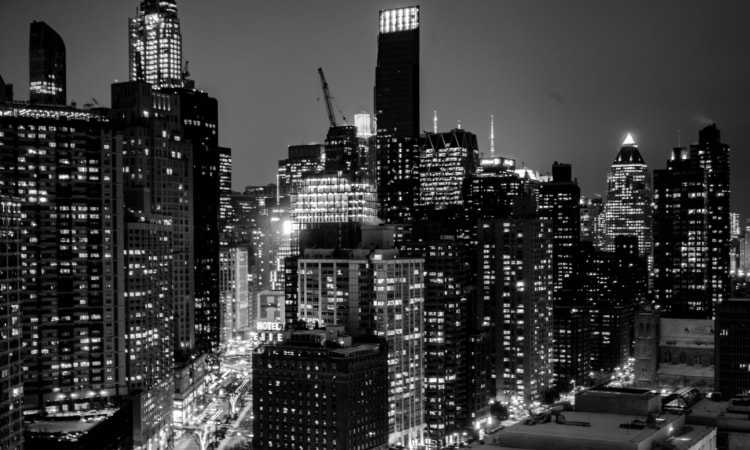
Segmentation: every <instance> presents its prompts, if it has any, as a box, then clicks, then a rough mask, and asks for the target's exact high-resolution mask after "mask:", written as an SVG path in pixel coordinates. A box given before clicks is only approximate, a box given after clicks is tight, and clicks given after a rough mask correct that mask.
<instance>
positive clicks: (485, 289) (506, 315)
mask: <svg viewBox="0 0 750 450" xmlns="http://www.w3.org/2000/svg"><path fill="white" fill-rule="evenodd" d="M535 206H536V205H535V203H534V201H533V197H530V196H520V197H516V200H515V202H514V205H513V218H511V219H506V220H487V221H480V222H479V226H478V234H479V235H478V239H479V246H478V249H477V250H478V252H479V258H480V260H481V263H480V266H479V295H480V299H481V300H482V301H483V303H485V305H486V306H485V310H486V311H487V313H485V314H486V315H487V316H488V318H489V322H490V323H489V329H490V335H491V336H492V339H493V342H492V343H491V347H492V353H493V364H494V374H493V376H494V381H495V393H496V396H504V397H505V398H508V397H511V398H512V397H516V396H517V397H519V398H522V399H524V400H526V401H533V400H539V399H541V398H543V395H544V394H545V393H546V391H547V390H548V389H550V388H551V387H552V370H553V367H552V356H553V353H552V334H553V333H552V242H551V239H550V235H551V226H550V224H549V223H548V222H547V221H546V220H541V219H539V217H538V215H537V213H536V208H535Z"/></svg>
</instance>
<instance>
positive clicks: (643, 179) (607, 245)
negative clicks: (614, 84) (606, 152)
mask: <svg viewBox="0 0 750 450" xmlns="http://www.w3.org/2000/svg"><path fill="white" fill-rule="evenodd" d="M599 221H600V226H601V230H602V242H601V243H600V245H599V247H600V248H602V249H603V250H605V251H608V252H612V251H614V249H615V237H617V236H622V235H633V236H637V237H638V249H639V251H640V252H641V254H642V255H651V241H652V240H651V175H650V174H649V171H648V166H646V163H645V162H644V161H643V157H642V156H641V154H640V152H639V151H638V146H637V145H636V143H635V141H634V140H633V138H632V137H631V136H630V135H628V136H627V137H626V138H625V140H624V141H623V143H622V148H621V149H620V152H619V153H618V154H617V157H616V158H615V160H614V162H612V167H611V168H610V171H609V174H608V175H607V201H606V203H605V204H604V210H603V211H602V213H601V215H600V216H599Z"/></svg>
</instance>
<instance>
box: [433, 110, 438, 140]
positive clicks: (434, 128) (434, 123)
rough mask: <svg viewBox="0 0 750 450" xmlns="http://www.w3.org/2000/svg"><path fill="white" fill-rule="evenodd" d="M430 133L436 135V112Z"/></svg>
mask: <svg viewBox="0 0 750 450" xmlns="http://www.w3.org/2000/svg"><path fill="white" fill-rule="evenodd" d="M432 132H433V133H435V134H437V111H435V117H433V118H432Z"/></svg>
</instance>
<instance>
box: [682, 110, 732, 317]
mask: <svg viewBox="0 0 750 450" xmlns="http://www.w3.org/2000/svg"><path fill="white" fill-rule="evenodd" d="M690 158H692V159H695V160H697V161H698V164H699V165H700V167H702V168H703V169H704V170H705V171H706V206H707V209H706V217H707V224H706V225H707V228H706V232H707V239H708V240H707V242H708V254H707V257H708V279H707V284H706V290H707V293H708V296H709V298H710V299H711V302H712V303H713V304H714V305H716V304H718V303H721V302H722V301H724V300H726V299H727V298H728V296H729V291H730V286H729V245H730V239H731V234H730V232H731V229H730V220H729V219H730V211H729V197H730V194H729V146H728V145H727V144H724V143H723V142H721V132H720V131H719V129H718V128H717V127H716V124H712V125H709V126H707V127H705V128H703V129H702V130H700V131H699V132H698V144H695V145H691V146H690Z"/></svg>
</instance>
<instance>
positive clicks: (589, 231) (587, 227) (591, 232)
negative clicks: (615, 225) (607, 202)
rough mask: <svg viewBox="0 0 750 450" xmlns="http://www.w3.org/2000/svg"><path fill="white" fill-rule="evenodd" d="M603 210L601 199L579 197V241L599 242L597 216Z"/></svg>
mask: <svg viewBox="0 0 750 450" xmlns="http://www.w3.org/2000/svg"><path fill="white" fill-rule="evenodd" d="M603 209H604V203H603V202H602V198H601V197H594V198H587V197H581V206H580V212H581V240H582V241H587V242H601V241H602V236H601V230H600V227H599V214H601V212H602V210H603Z"/></svg>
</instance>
